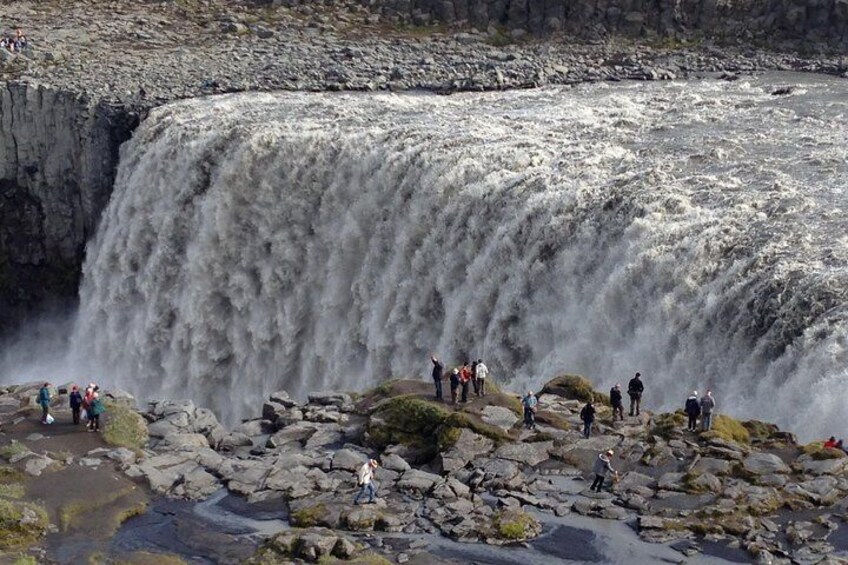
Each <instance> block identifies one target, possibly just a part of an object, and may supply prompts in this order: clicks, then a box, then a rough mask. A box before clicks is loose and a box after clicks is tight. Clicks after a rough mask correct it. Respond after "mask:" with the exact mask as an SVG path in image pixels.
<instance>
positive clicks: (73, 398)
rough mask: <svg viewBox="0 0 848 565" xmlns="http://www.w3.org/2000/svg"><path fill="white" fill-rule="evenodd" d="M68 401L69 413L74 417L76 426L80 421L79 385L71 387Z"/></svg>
mask: <svg viewBox="0 0 848 565" xmlns="http://www.w3.org/2000/svg"><path fill="white" fill-rule="evenodd" d="M70 403H71V415H72V416H73V418H74V425H75V426H77V425H79V423H80V410H81V409H82V395H81V394H80V391H79V387H78V386H77V385H74V386H72V387H71V395H70Z"/></svg>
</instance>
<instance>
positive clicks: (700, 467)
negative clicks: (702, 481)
mask: <svg viewBox="0 0 848 565" xmlns="http://www.w3.org/2000/svg"><path fill="white" fill-rule="evenodd" d="M730 470H731V464H730V461H727V460H725V459H716V458H715V457H702V458H701V459H699V460H698V462H697V463H695V464H694V465H693V466H692V472H693V473H711V474H713V475H727V474H729V473H730Z"/></svg>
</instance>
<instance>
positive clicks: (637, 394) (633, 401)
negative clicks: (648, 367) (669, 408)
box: [627, 373, 645, 416]
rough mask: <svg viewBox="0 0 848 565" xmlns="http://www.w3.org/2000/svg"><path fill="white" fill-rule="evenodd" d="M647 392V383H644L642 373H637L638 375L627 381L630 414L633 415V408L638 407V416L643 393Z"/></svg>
mask: <svg viewBox="0 0 848 565" xmlns="http://www.w3.org/2000/svg"><path fill="white" fill-rule="evenodd" d="M643 392H645V385H644V383H642V374H641V373H636V376H635V377H633V378H632V379H630V382H629V383H627V395H628V396H629V397H630V415H631V416H633V409H634V408H635V409H636V416H638V415H639V409H640V407H641V405H642V393H643Z"/></svg>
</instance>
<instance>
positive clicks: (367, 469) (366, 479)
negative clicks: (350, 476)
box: [353, 459, 380, 505]
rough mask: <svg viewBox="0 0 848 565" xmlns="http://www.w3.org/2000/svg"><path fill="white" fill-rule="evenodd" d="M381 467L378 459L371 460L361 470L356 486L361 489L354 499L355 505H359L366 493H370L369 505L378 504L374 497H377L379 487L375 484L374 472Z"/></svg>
mask: <svg viewBox="0 0 848 565" xmlns="http://www.w3.org/2000/svg"><path fill="white" fill-rule="evenodd" d="M379 466H380V464H379V463H377V460H376V459H369V460H368V461H366V462H365V463H364V464H363V465H362V467H360V468H359V472H358V473H357V474H356V484H357V485H358V486H359V487H360V488H359V494H357V495H356V498H354V499H353V504H354V505H358V504H359V499H360V498H362V495H363V494H365V493H366V492H367V493H368V504H374V502H376V501H375V500H374V497H375V496H377V487H376V486H375V484H374V470H375V469H376V468H377V467H379Z"/></svg>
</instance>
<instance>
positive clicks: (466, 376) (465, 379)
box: [459, 361, 471, 404]
mask: <svg viewBox="0 0 848 565" xmlns="http://www.w3.org/2000/svg"><path fill="white" fill-rule="evenodd" d="M459 382H460V384H461V385H462V401H461V402H462V403H463V404H466V403H467V402H468V383H469V382H471V369H470V368H469V367H468V361H466V362H465V363H463V364H462V369H460V370H459Z"/></svg>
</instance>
